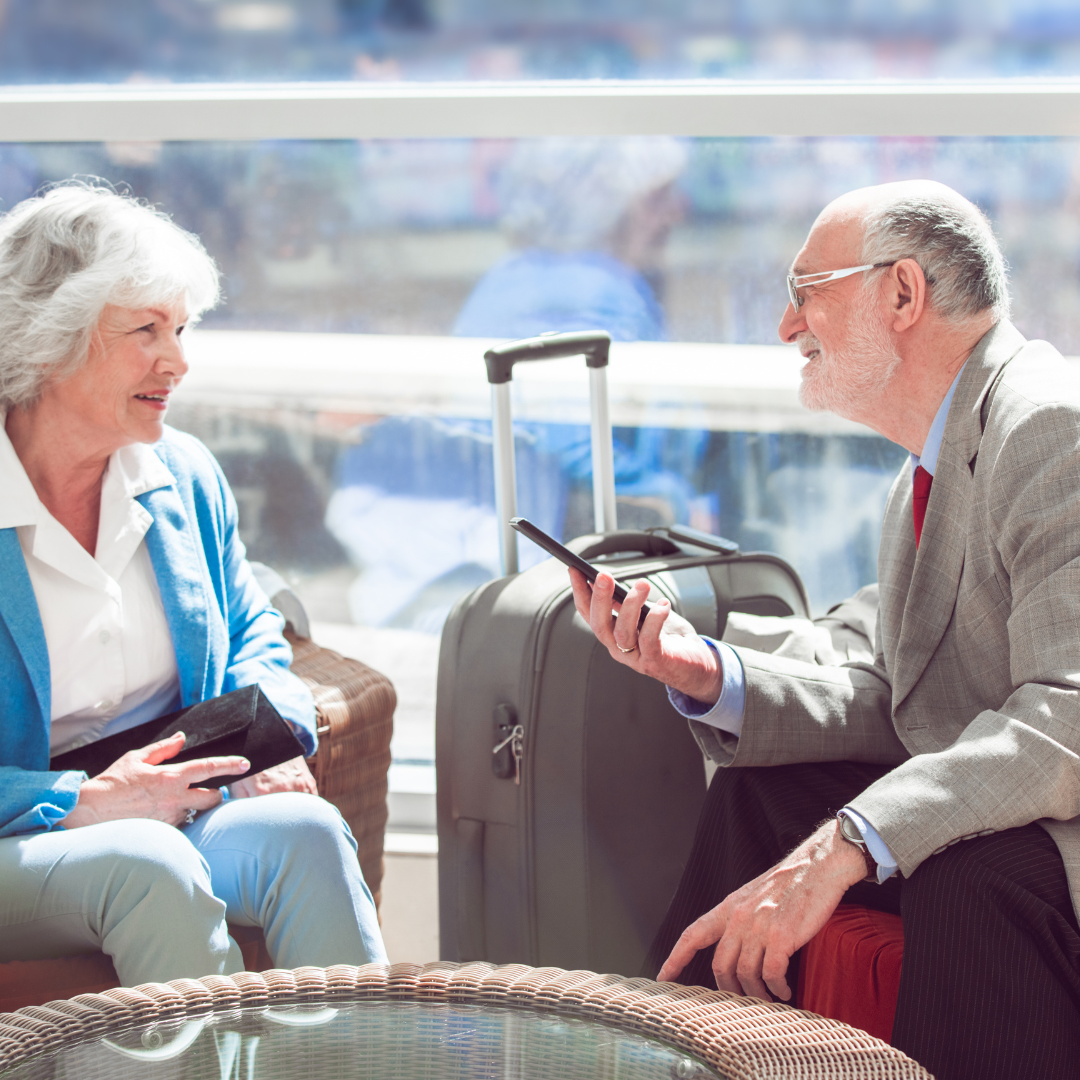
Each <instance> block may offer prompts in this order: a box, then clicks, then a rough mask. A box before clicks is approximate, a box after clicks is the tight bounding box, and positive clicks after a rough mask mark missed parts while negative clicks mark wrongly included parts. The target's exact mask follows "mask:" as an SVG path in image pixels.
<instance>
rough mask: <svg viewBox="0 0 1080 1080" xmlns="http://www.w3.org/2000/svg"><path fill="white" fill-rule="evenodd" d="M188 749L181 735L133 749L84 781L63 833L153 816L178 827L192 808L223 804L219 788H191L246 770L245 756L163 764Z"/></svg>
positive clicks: (206, 807) (154, 818)
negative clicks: (185, 748)
mask: <svg viewBox="0 0 1080 1080" xmlns="http://www.w3.org/2000/svg"><path fill="white" fill-rule="evenodd" d="M183 748H184V733H183V732H182V731H178V732H177V733H176V734H175V735H173V736H172V737H171V738H168V739H164V740H163V741H162V742H156V743H151V744H150V745H149V746H144V747H143V748H142V749H141V750H129V751H128V753H126V754H125V755H124V756H123V757H122V758H120V759H119V760H118V761H115V762H113V764H112V765H110V766H109V767H108V768H107V769H106V770H105V771H104V772H103V773H99V774H98V775H97V776H95V777H93V778H92V779H90V780H84V781H83V784H82V787H81V788H80V789H79V801H78V802H77V803H76V804H75V809H74V810H72V811H71V813H70V814H68V816H67V817H66V818H64V828H65V829H78V828H81V827H82V826H84V825H97V824H99V823H100V822H102V821H117V820H119V819H121V818H150V819H152V820H154V821H164V822H167V823H168V824H169V825H179V824H180V823H181V822H182V821H183V820H184V819H185V817H186V816H187V812H188V811H189V810H211V809H213V808H214V807H215V806H217V804H218V803H219V802H221V792H220V791H218V790H217V788H201V787H191V786H190V785H191V784H199V783H201V782H202V781H203V780H209V779H210V778H211V777H213V776H230V775H235V774H237V773H244V772H247V770H248V769H250V768H251V764H250V763H249V762H248V761H247V759H246V758H242V757H218V758H200V759H198V760H196V761H185V762H183V763H182V764H173V765H168V764H162V762H167V761H168V760H169V758H172V757H176V755H177V754H179V753H180V751H181V750H183Z"/></svg>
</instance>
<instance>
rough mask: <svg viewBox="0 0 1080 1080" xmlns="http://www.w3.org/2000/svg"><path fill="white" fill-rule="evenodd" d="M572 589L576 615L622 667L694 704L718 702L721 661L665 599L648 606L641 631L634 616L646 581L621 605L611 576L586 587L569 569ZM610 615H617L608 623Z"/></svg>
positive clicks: (580, 576)
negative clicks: (692, 701)
mask: <svg viewBox="0 0 1080 1080" xmlns="http://www.w3.org/2000/svg"><path fill="white" fill-rule="evenodd" d="M570 584H571V585H572V586H573V588H574V606H575V607H576V608H577V610H578V614H579V615H580V616H581V617H582V618H583V619H584V620H585V621H586V622H587V623H588V624H589V626H590V627H591V628H592V632H593V633H594V634H595V635H596V637H597V640H598V641H599V642H600V643H601V644H602V645H604V646H606V648H607V651H608V652H609V653H610V654H611V655H612V656H613V657H614V658H615V659H616V660H618V661H619V663H620V664H626V665H627V667H632V668H633V669H634V670H635V671H640V672H641V673H642V674H643V675H651V676H652V677H653V678H654V679H659V680H660V681H661V682H662V683H666V684H667V685H668V686H671V687H674V688H675V689H676V690H681V691H682V692H683V693H684V694H686V695H687V696H688V697H692V698H694V699H695V700H696V701H703V702H706V703H708V704H710V705H712V704H715V703H716V702H717V701H718V700H719V699H720V690H721V688H722V686H723V671H722V670H721V667H720V658H719V657H718V656H717V655H716V653H715V651H714V650H713V649H711V648H709V646H708V645H706V644H705V642H704V641H703V640H702V639H701V638H700V637H699V636H698V634H697V632H696V631H695V630H694V628H693V627H692V626H691V625H690V624H689V623H688V622H687V621H686V620H685V619H684V618H682V617H681V616H679V615H676V614H675V613H674V612H673V611H672V610H671V605H670V604H669V603H668V602H667V600H658V601H656V602H655V603H654V604H653V605H652V610H651V611H650V613H649V615H648V617H647V618H646V619H645V624H644V625H643V626H642V628H641V630H640V632H639V630H638V617H639V616H640V614H641V607H642V605H643V604H644V603H645V600H646V597H648V595H649V583H648V582H647V581H636V582H634V584H633V586H632V587H631V588H630V589H629V590H628V593H627V597H626V599H625V600H624V601H623V602H622V604H621V605H619V604H616V603H615V602H614V600H613V599H612V598H613V596H614V594H615V579H614V578H613V577H612V576H611V575H610V574H605V573H603V572H601V573H600V574H598V575H597V578H596V581H595V582H593V584H592V585H591V586H590V585H589V582H588V580H587V579H586V577H585V575H584V574H582V573H581V572H580V571H579V570H571V571H570ZM614 610H618V615H617V616H616V617H615V618H612V611H614ZM627 650H628V651H627Z"/></svg>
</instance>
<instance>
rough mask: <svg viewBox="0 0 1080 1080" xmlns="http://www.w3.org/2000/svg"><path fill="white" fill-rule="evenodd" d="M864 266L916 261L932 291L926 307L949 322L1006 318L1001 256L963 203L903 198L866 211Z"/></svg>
mask: <svg viewBox="0 0 1080 1080" xmlns="http://www.w3.org/2000/svg"><path fill="white" fill-rule="evenodd" d="M863 225H864V229H865V232H864V234H863V254H862V261H863V262H864V263H884V262H895V261H897V260H899V259H908V258H911V259H914V260H915V261H916V262H917V263H918V264H919V265H920V266H921V267H922V270H923V273H924V274H925V275H926V280H927V283H928V284H929V286H930V293H929V303H930V305H931V307H932V308H933V310H935V311H936V312H938V314H940V315H941V316H942V317H943V318H944V319H946V320H948V321H950V322H961V321H963V320H964V319H967V318H969V317H971V316H972V315H977V314H980V313H981V312H985V311H986V310H987V309H989V310H990V311H991V312H992V314H993V316H994V318H995V319H1004V318H1008V315H1009V286H1008V273H1007V267H1006V263H1005V256H1004V255H1002V253H1001V248H1000V247H999V246H998V242H997V239H996V238H995V236H994V232H993V229H992V228H991V227H990V222H989V221H988V220H987V219H986V216H985V215H984V214H983V213H982V211H981V210H979V208H978V207H977V206H974V205H973V204H972V203H969V202H967V201H966V200H960V199H958V198H956V199H954V198H949V197H948V196H946V195H944V194H943V195H942V196H940V197H938V196H935V195H932V194H929V193H926V194H918V195H907V196H903V197H901V198H900V199H897V200H896V201H895V202H892V203H889V204H887V205H883V206H874V207H872V208H871V209H870V210H869V211H867V214H866V217H865V218H864V221H863Z"/></svg>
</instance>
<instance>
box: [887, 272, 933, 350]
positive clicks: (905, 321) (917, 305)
mask: <svg viewBox="0 0 1080 1080" xmlns="http://www.w3.org/2000/svg"><path fill="white" fill-rule="evenodd" d="M886 283H887V284H886V294H887V296H888V300H889V309H890V312H891V314H892V328H893V330H895V331H896V332H897V333H901V332H902V331H904V330H908V329H910V328H911V327H912V326H914V325H915V323H917V322H918V321H919V319H920V318H922V314H923V311H924V310H925V308H926V294H927V289H928V286H927V282H926V275H925V274H924V273H923V268H922V267H921V266H920V265H919V264H918V263H917V262H916V261H915V260H914V259H900V260H898V261H897V262H895V263H893V265H892V267H891V269H890V270H889V276H888V277H887V278H886Z"/></svg>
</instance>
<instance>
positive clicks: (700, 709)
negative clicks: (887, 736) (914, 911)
mask: <svg viewBox="0 0 1080 1080" xmlns="http://www.w3.org/2000/svg"><path fill="white" fill-rule="evenodd" d="M966 366H967V365H966V364H965V365H964V367H966ZM964 367H961V368H960V370H959V371H958V372H957V373H956V378H955V379H953V381H952V386H950V387H949V391H948V393H947V394H946V395H945V398H944V400H943V401H942V402H941V404H940V405H939V406H938V410H937V412H936V413H935V414H934V419H933V421H932V422H931V424H930V430H929V431H928V432H927V435H926V442H925V443H924V444H923V452H922V455H921V457H916V455H915V454H912V455H911V473H912V476H914V475H915V469H916V468H917V467H918V466H919V465H922V467H923V468H924V469H926V471H927V472H928V473H929V474H930V475H931V476H933V475H934V472H935V470H936V469H937V459H938V455H939V454H940V453H941V440H942V438H943V437H944V435H945V421H946V420H947V419H948V418H949V406H950V405H952V399H953V395H954V394H955V393H956V387H957V386H958V385H959V382H960V376H961V375H962V374H963V373H964ZM912 528H914V525H913V526H912ZM705 641H706V642H707V643H708V644H709V645H710V646H711V647H712V648H713V649H714V650H715V651H716V652H717V653H718V654H719V656H720V663H721V665H722V666H723V673H724V674H723V685H722V687H721V690H720V698H719V700H718V701H717V702H716V704H715V705H708V704H706V703H705V702H701V701H696V700H695V699H694V698H691V697H688V696H687V695H686V694H684V693H682V692H681V691H679V690H674V689H672V688H671V687H670V686H669V687H668V699H669V700H670V702H671V704H672V705H674V706H675V708H676V710H677V711H678V712H679V713H681V714H682V715H683V716H685V717H686V718H687V719H689V720H700V721H701V722H702V723H703V724H709V725H711V726H712V727H715V728H719V729H720V730H721V731H726V732H728V733H729V734H731V735H734V736H735V737H736V738H738V737H739V735H740V734H741V733H742V726H743V714H744V712H745V709H746V674H745V672H744V671H743V666H742V661H741V660H740V659H739V655H738V653H736V652H735V650H734V649H732V648H731V646H730V645H725V644H724V643H723V642H722V641H712V640H711V639H709V638H705ZM840 813H841V814H844V815H846V816H847V817H850V818H851V820H852V821H853V822H855V827H856V828H857V829H858V830H859V832H860V834H861V835H862V838H863V840H865V841H866V846H867V847H868V848H869V850H870V854H871V855H872V856H873V857H874V860H875V861H876V862H877V864H878V881H879V882H882V881H887V880H888V879H889V878H891V877H892V876H893V874H895V873H896V866H897V864H896V859H895V858H894V857H893V853H892V852H891V851H890V850H889V846H888V844H886V843H885V841H884V840H882V839H881V837H880V836H879V835H878V831H877V830H876V829H875V828H874V827H873V825H871V824H870V823H869V822H868V821H867V820H866V819H865V818H864V817H863V816H862V815H861V814H859V813H856V811H854V810H852V809H851V807H848V806H845V807H844V808H843V809H842V810H841V811H840Z"/></svg>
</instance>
